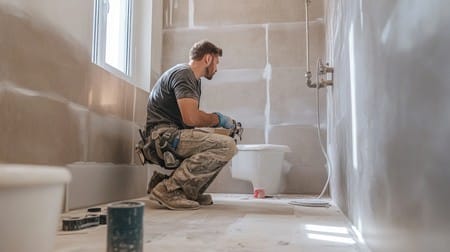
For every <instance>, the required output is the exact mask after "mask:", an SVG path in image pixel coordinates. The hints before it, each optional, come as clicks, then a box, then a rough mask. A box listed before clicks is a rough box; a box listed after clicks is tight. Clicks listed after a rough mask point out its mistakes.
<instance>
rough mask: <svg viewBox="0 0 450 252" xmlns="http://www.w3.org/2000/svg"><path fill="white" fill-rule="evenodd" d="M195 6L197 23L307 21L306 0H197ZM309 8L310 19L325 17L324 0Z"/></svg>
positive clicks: (318, 0) (200, 24)
mask: <svg viewBox="0 0 450 252" xmlns="http://www.w3.org/2000/svg"><path fill="white" fill-rule="evenodd" d="M194 8H195V12H194V25H196V26H222V25H240V24H265V23H289V22H304V21H305V4H304V1H299V0H246V1H242V0H227V1H210V0H195V1H194ZM309 8H310V9H309V18H310V20H315V19H318V18H323V1H322V0H316V1H313V2H312V4H311V5H310V7H309ZM212 10H213V11H212Z"/></svg>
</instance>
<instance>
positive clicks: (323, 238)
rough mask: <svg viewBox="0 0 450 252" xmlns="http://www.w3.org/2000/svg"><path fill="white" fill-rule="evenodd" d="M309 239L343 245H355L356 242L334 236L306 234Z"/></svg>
mask: <svg viewBox="0 0 450 252" xmlns="http://www.w3.org/2000/svg"><path fill="white" fill-rule="evenodd" d="M308 238H309V239H313V240H321V241H329V242H337V243H345V244H355V243H356V241H355V240H353V239H352V238H350V237H341V236H334V235H323V234H311V233H309V234H308Z"/></svg>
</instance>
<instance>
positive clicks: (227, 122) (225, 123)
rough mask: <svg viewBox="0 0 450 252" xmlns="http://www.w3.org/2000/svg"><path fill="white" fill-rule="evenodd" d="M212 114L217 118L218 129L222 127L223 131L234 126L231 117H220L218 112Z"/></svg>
mask: <svg viewBox="0 0 450 252" xmlns="http://www.w3.org/2000/svg"><path fill="white" fill-rule="evenodd" d="M214 114H216V115H217V117H218V118H219V125H217V126H218V127H222V128H225V129H231V128H233V127H234V126H235V125H234V120H233V119H232V118H231V117H229V116H226V115H222V114H221V113H219V112H214Z"/></svg>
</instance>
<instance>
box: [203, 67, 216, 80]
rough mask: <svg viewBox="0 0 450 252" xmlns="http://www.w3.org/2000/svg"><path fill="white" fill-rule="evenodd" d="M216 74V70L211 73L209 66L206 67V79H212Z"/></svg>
mask: <svg viewBox="0 0 450 252" xmlns="http://www.w3.org/2000/svg"><path fill="white" fill-rule="evenodd" d="M214 74H215V72H214V73H211V71H210V70H209V66H208V67H206V69H205V78H206V79H208V80H212V78H213V76H214Z"/></svg>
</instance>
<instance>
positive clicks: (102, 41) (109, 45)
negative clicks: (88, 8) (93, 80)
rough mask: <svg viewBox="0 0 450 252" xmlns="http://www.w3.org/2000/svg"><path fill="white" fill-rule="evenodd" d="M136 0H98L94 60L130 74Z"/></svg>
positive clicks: (114, 69) (114, 70)
mask: <svg viewBox="0 0 450 252" xmlns="http://www.w3.org/2000/svg"><path fill="white" fill-rule="evenodd" d="M131 30H132V0H95V6H94V34H93V52H92V61H93V62H94V63H96V64H98V65H100V66H102V67H104V68H106V69H107V70H108V71H111V72H113V73H116V74H119V75H125V76H127V77H130V75H131V36H132V34H131V32H132V31H131Z"/></svg>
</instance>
